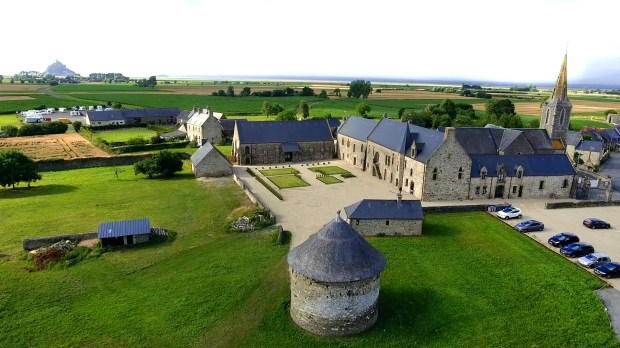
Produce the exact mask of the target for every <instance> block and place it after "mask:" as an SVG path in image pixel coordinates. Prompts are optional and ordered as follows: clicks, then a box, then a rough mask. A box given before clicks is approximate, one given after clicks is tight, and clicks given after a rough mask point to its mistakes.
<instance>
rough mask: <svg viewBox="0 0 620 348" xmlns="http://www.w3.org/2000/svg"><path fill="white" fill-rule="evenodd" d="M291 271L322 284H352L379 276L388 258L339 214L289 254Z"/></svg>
mask: <svg viewBox="0 0 620 348" xmlns="http://www.w3.org/2000/svg"><path fill="white" fill-rule="evenodd" d="M287 259H288V264H289V267H291V269H292V270H293V271H295V272H297V273H300V274H302V275H304V276H306V277H308V278H310V279H314V280H317V281H320V282H338V283H343V282H352V281H358V280H363V279H369V278H374V277H377V276H379V274H380V273H381V272H382V271H383V270H384V269H385V265H386V261H385V256H383V254H382V253H381V252H380V251H379V250H377V249H375V248H374V247H373V246H372V245H370V244H369V243H368V242H367V241H366V240H365V239H364V237H362V236H361V235H360V234H358V233H357V232H355V230H354V229H353V228H352V227H351V226H350V225H349V224H348V223H346V222H345V221H344V220H342V218H341V217H340V216H339V215H338V216H337V217H336V218H335V219H334V220H332V221H330V222H329V223H328V224H326V225H325V226H323V227H322V228H321V229H320V230H319V232H317V233H315V234H313V235H311V236H310V237H309V238H308V239H307V240H306V241H305V242H303V243H301V244H300V245H298V246H297V247H295V248H293V250H291V251H290V252H289V253H288V258H287Z"/></svg>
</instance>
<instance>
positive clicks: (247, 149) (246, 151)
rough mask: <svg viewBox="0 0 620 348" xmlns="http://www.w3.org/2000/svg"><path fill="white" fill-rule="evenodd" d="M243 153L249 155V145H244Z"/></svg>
mask: <svg viewBox="0 0 620 348" xmlns="http://www.w3.org/2000/svg"><path fill="white" fill-rule="evenodd" d="M245 154H246V155H249V154H250V147H249V146H246V147H245Z"/></svg>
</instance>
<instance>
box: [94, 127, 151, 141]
mask: <svg viewBox="0 0 620 348" xmlns="http://www.w3.org/2000/svg"><path fill="white" fill-rule="evenodd" d="M97 135H98V136H99V137H100V138H101V139H103V140H105V141H107V142H110V143H112V142H125V141H127V140H129V139H131V138H137V137H142V138H144V139H146V140H150V139H151V138H152V137H154V136H156V135H157V132H155V131H153V130H150V129H146V128H122V129H115V130H107V131H100V132H97Z"/></svg>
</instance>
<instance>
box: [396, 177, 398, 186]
mask: <svg viewBox="0 0 620 348" xmlns="http://www.w3.org/2000/svg"><path fill="white" fill-rule="evenodd" d="M396 187H398V178H396Z"/></svg>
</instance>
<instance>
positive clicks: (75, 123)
mask: <svg viewBox="0 0 620 348" xmlns="http://www.w3.org/2000/svg"><path fill="white" fill-rule="evenodd" d="M72 124H73V129H75V131H76V132H78V133H79V132H80V128H82V122H80V121H73V123H72Z"/></svg>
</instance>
